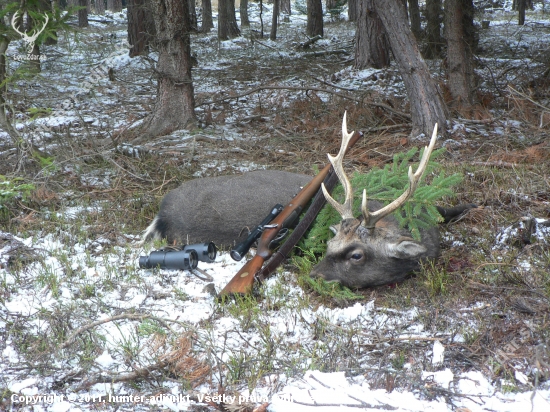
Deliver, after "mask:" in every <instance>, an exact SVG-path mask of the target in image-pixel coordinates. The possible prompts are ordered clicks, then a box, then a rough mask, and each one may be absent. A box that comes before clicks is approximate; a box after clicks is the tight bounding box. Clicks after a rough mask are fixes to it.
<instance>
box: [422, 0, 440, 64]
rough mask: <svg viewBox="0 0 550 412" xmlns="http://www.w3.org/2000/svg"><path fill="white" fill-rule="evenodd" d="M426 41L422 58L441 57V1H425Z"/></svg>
mask: <svg viewBox="0 0 550 412" xmlns="http://www.w3.org/2000/svg"><path fill="white" fill-rule="evenodd" d="M426 40H427V46H426V48H425V49H424V53H423V55H424V58H426V59H437V58H438V57H441V48H442V46H443V39H442V38H441V0H426Z"/></svg>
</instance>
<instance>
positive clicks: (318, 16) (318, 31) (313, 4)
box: [306, 0, 323, 37]
mask: <svg viewBox="0 0 550 412" xmlns="http://www.w3.org/2000/svg"><path fill="white" fill-rule="evenodd" d="M306 34H307V35H308V36H309V37H315V36H322V35H323V3H321V0H307V25H306Z"/></svg>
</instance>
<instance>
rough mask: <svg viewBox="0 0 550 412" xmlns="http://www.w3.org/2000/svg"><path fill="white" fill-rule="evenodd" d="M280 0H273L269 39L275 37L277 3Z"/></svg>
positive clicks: (277, 17)
mask: <svg viewBox="0 0 550 412" xmlns="http://www.w3.org/2000/svg"><path fill="white" fill-rule="evenodd" d="M280 2H281V0H273V18H272V20H271V33H269V39H270V40H272V41H274V40H276V39H277V25H278V21H279V3H280Z"/></svg>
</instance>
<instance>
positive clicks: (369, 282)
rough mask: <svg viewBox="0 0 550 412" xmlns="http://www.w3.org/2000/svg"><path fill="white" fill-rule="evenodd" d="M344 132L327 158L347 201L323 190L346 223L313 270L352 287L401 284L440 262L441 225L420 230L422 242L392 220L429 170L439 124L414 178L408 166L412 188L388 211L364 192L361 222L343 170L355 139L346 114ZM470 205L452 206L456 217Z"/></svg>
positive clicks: (446, 213) (445, 213)
mask: <svg viewBox="0 0 550 412" xmlns="http://www.w3.org/2000/svg"><path fill="white" fill-rule="evenodd" d="M342 134H343V137H342V145H341V147H340V152H339V153H338V155H337V156H336V157H333V156H331V155H328V158H329V160H330V162H331V163H332V165H333V167H334V170H335V172H336V174H337V175H338V178H339V179H340V182H341V183H342V185H343V187H344V193H345V201H344V203H343V204H340V203H338V202H336V201H335V200H334V199H333V198H332V197H331V196H330V194H329V193H328V192H327V191H326V190H325V188H324V187H323V192H324V194H325V197H326V199H327V201H328V202H329V203H330V204H331V205H332V206H333V207H334V208H335V209H336V210H337V211H338V213H339V214H340V215H341V216H342V221H341V222H340V223H339V224H338V225H337V226H336V227H332V228H331V230H332V231H333V232H334V233H335V236H334V238H332V239H331V240H330V241H329V242H328V243H327V253H326V256H325V258H324V259H323V260H322V261H321V262H319V263H318V264H317V265H316V266H315V267H314V268H313V270H312V272H311V276H312V277H321V278H323V279H325V280H327V281H336V282H340V283H341V284H342V285H344V286H347V287H351V288H364V287H370V286H378V285H384V284H388V283H395V282H399V281H401V280H403V279H404V278H405V277H406V276H407V274H409V273H410V272H412V271H414V270H417V269H419V268H420V262H421V261H422V260H423V259H428V258H435V257H437V256H438V255H439V230H438V228H437V227H432V228H430V229H428V230H421V231H420V234H421V240H420V241H416V240H414V239H413V238H412V236H411V233H410V232H409V231H408V230H407V229H404V228H401V227H399V224H398V222H397V220H396V219H395V218H394V217H393V216H392V213H393V212H394V211H396V210H397V209H398V208H399V207H400V206H402V205H403V204H404V203H405V202H406V201H407V200H408V199H409V198H410V197H411V196H412V195H413V193H414V191H415V190H416V187H417V185H418V182H419V181H420V178H421V177H422V174H423V173H424V171H425V170H426V166H427V164H428V160H429V158H430V155H431V153H432V150H433V148H434V145H435V141H436V139H437V125H436V126H435V127H434V131H433V134H432V138H431V140H430V144H429V146H428V147H427V148H426V149H425V150H424V154H423V155H422V159H421V160H420V164H419V165H418V169H417V170H416V172H415V173H414V174H413V172H412V168H409V187H408V188H407V190H405V192H404V193H403V194H402V195H401V196H399V197H398V198H397V199H395V200H394V201H393V202H392V203H390V204H388V205H387V206H384V207H383V205H382V204H381V203H379V202H376V201H372V202H370V203H369V204H368V205H367V193H366V190H363V201H362V205H361V212H362V217H361V218H355V217H354V216H353V212H352V204H353V191H352V188H351V183H350V181H349V179H348V178H347V176H346V174H345V172H344V168H343V166H342V159H343V157H344V153H345V151H346V147H347V144H348V141H349V139H350V138H351V136H352V135H353V133H348V132H347V126H346V118H345V116H344V122H343V125H342ZM471 207H475V205H464V206H461V207H458V208H453V210H454V211H455V212H457V213H455V214H453V216H456V214H460V213H462V212H463V211H464V210H466V209H469V208H471ZM438 210H439V211H440V213H441V214H442V216H444V217H445V218H446V220H447V219H450V218H451V217H453V216H451V212H452V210H451V209H443V208H438Z"/></svg>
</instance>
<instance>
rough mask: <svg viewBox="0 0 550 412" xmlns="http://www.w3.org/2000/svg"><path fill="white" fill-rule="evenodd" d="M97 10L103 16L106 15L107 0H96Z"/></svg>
mask: <svg viewBox="0 0 550 412" xmlns="http://www.w3.org/2000/svg"><path fill="white" fill-rule="evenodd" d="M128 3H130V1H128ZM128 7H129V6H128ZM95 12H96V13H97V14H99V15H101V16H103V15H105V0H95ZM130 44H131V43H130Z"/></svg>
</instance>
